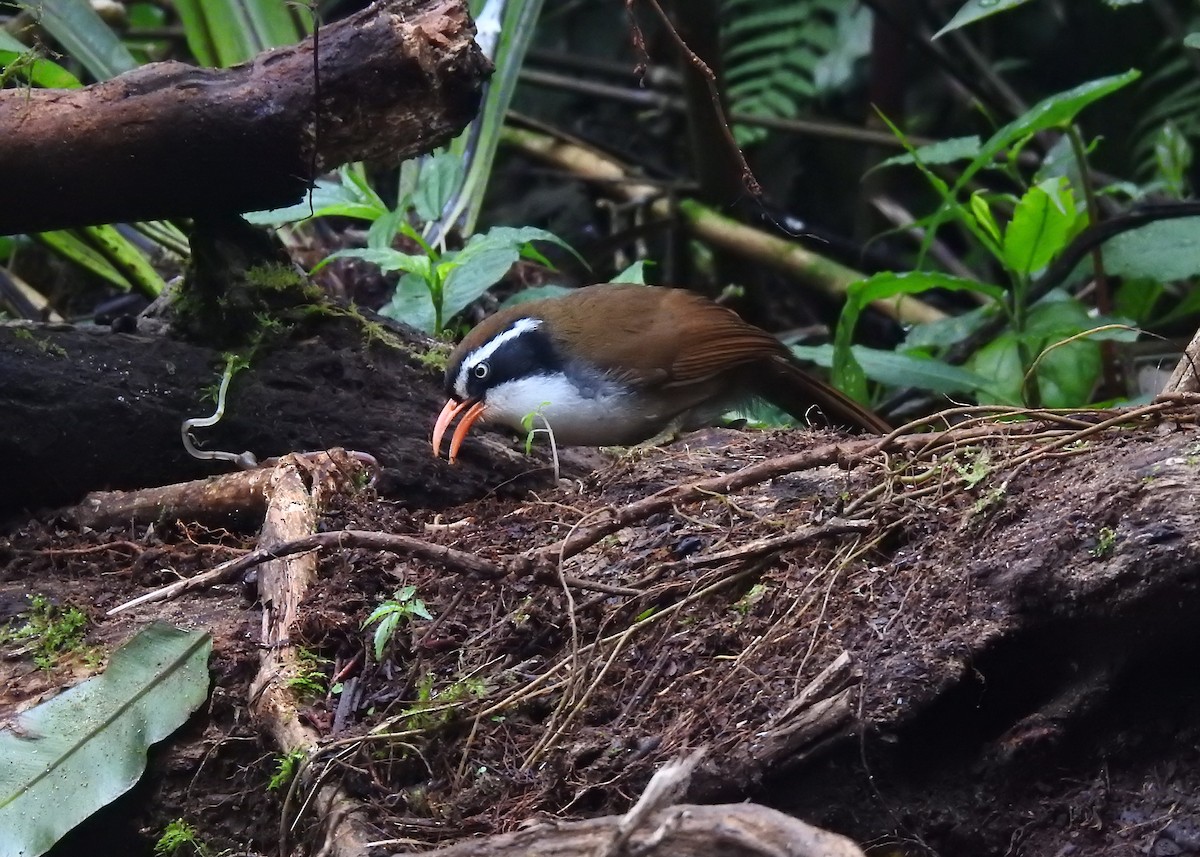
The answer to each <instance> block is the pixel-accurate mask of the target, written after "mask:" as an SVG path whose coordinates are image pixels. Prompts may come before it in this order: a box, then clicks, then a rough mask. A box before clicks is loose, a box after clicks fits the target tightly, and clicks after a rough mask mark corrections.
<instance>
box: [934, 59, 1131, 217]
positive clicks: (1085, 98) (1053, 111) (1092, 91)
mask: <svg viewBox="0 0 1200 857" xmlns="http://www.w3.org/2000/svg"><path fill="white" fill-rule="evenodd" d="M1139 77H1141V72H1139V71H1138V70H1137V69H1130V70H1129V71H1127V72H1125V73H1124V74H1118V75H1112V76H1110V77H1101V78H1098V79H1096V80H1090V81H1088V82H1087V83H1081V84H1080V85H1079V86H1076V87H1073V88H1072V89H1068V90H1066V91H1064V92H1059V93H1056V94H1054V95H1051V96H1048V97H1047V98H1043V99H1042V100H1041V101H1039V102H1038V103H1037V104H1035V105H1034V106H1033V107H1031V108H1029V109H1028V110H1026V111H1025V112H1024V113H1022V114H1021V115H1020V116H1018V117H1017V118H1016V119H1014V120H1013V121H1012V122H1009V123H1008V124H1007V125H1005V126H1004V127H1003V128H1001V129H1000V130H999V131H997V132H996V133H995V134H993V135H992V136H991V137H990V138H988V141H987V142H986V143H984V145H983V148H981V149H980V150H979V154H978V155H977V156H976V157H975V160H973V161H972V162H971V163H970V165H969V166H968V167H967V168H966V169H965V170H964V171H963V174H962V175H960V176H959V178H958V180H957V181H956V182H955V184H954V190H955V192H956V193H957V192H958V191H960V190H961V189H962V188H963V187H965V186H966V184H967V182H969V181H970V180H971V179H972V178H973V177H974V176H975V173H977V172H978V171H979V170H980V169H982V168H983V167H985V166H987V165H988V164H990V163H991V162H992V161H993V160H995V158H996V157H997V156H999V155H1000V154H1001V153H1002V152H1003V151H1004V150H1005V149H1007V148H1008V147H1009V146H1011V145H1013V144H1014V143H1016V142H1017V141H1018V140H1021V139H1023V138H1026V137H1029V136H1030V135H1033V134H1036V133H1038V132H1039V131H1045V130H1048V129H1050V128H1062V127H1065V126H1067V125H1068V124H1070V123H1071V122H1074V121H1075V117H1076V116H1077V115H1079V111H1081V110H1083V108H1085V107H1087V106H1088V105H1089V104H1091V103H1092V102H1093V101H1098V100H1100V99H1101V98H1104V97H1105V96H1106V95H1111V94H1112V93H1114V92H1116V91H1117V90H1118V89H1121V88H1122V87H1125V86H1128V85H1129V84H1130V83H1132V82H1133V81H1135V80H1137V79H1138V78H1139Z"/></svg>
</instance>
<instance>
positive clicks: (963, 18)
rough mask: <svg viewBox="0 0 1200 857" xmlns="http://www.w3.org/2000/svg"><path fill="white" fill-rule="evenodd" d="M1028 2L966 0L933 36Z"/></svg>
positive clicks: (1018, 0) (1016, 0) (1013, 0)
mask: <svg viewBox="0 0 1200 857" xmlns="http://www.w3.org/2000/svg"><path fill="white" fill-rule="evenodd" d="M1028 2H1029V0H967V2H966V3H964V4H963V5H962V6H961V7H960V8H959V10H958V11H957V12H955V13H954V17H953V18H951V19H950V21H949V23H947V24H946V26H944V27H942V28H941V29H940V30H938V31H937V32H936V33H934V34H933V37H934V38H935V39H936V38H939V37H941V36H944V35H945V34H946V33H949V32H950V31H951V30H957V29H958V28H959V27H965V26H966V25H967V24H973V23H975V22H976V21H979V20H982V19H983V18H987V17H989V16H991V15H995V14H996V13H997V12H1007V11H1008V10H1009V9H1015V8H1017V7H1018V6H1024V5H1025V4H1026V3H1028Z"/></svg>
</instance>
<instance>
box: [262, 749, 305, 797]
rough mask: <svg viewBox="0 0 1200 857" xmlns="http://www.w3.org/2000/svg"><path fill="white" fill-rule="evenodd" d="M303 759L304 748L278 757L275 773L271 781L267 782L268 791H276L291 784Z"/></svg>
mask: <svg viewBox="0 0 1200 857" xmlns="http://www.w3.org/2000/svg"><path fill="white" fill-rule="evenodd" d="M303 761H304V751H303V750H293V751H292V752H290V753H288V754H287V755H286V756H280V757H279V758H278V759H276V761H275V773H274V774H273V775H272V776H271V781H270V782H268V783H267V791H269V792H276V791H279V790H280V789H283V788H286V787H287V786H289V785H291V782H292V780H294V779H295V778H296V773H297V772H298V771H299V770H300V764H301V763H302V762H303Z"/></svg>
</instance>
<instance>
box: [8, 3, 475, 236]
mask: <svg viewBox="0 0 1200 857" xmlns="http://www.w3.org/2000/svg"><path fill="white" fill-rule="evenodd" d="M474 35H475V29H474V25H473V24H472V22H471V19H470V16H469V15H468V13H467V4H466V3H465V2H463V0H378V2H376V3H373V4H372V5H371V6H369V7H368V8H367V9H364V10H363V11H361V12H358V13H356V14H354V15H351V16H349V17H347V18H345V19H343V20H341V21H338V22H337V23H334V24H331V25H329V26H324V27H321V28H320V31H319V35H318V38H316V39H314V38H309V39H307V40H305V41H304V42H302V43H300V44H298V45H295V46H291V47H284V48H277V49H275V50H271V51H267V52H265V53H263V54H260V55H259V56H258V57H256V58H254V59H253V60H252V61H251V62H248V63H245V64H243V65H239V66H235V67H233V68H229V69H220V70H218V69H207V68H196V67H192V66H188V65H185V64H183V63H177V62H166V63H154V64H151V65H148V66H143V67H142V68H139V69H135V70H134V71H131V72H128V73H126V74H123V75H121V76H119V77H117V78H114V79H112V80H109V81H105V82H102V83H97V84H94V85H92V86H88V87H84V88H82V89H74V90H45V89H16V90H14V89H8V90H4V91H3V92H0V127H2V128H4V133H3V134H0V163H3V164H4V165H5V168H6V175H7V176H8V177H9V182H8V184H9V186H8V187H7V189H6V198H7V199H8V200H9V202H10V203H11V204H10V205H7V206H4V208H3V210H2V211H0V234H2V233H8V232H31V231H41V230H47V229H60V228H64V227H68V226H78V225H83V224H89V223H111V222H117V221H134V220H152V219H169V218H175V217H196V216H202V215H206V214H227V213H231V212H241V211H254V210H259V209H265V208H277V207H280V206H284V205H290V204H291V203H294V202H298V201H299V200H300V199H301V198H302V197H303V195H304V193H305V191H306V190H307V188H308V186H309V183H310V181H311V180H312V179H313V178H315V177H316V176H317V175H319V174H320V173H321V172H322V171H325V170H328V169H330V168H331V167H336V166H338V165H339V164H343V163H346V162H348V161H355V160H364V159H369V160H376V161H384V162H388V163H397V162H399V161H401V160H403V159H405V158H408V157H411V156H413V155H415V154H419V153H422V152H427V151H429V150H431V149H433V148H435V147H437V146H439V145H441V144H443V143H445V142H446V141H448V140H450V139H451V138H452V137H453V136H455V135H456V134H457V133H459V132H460V131H461V130H462V129H463V128H464V127H465V126H466V124H467V123H468V122H469V121H470V120H471V119H472V118H473V117H474V115H475V111H476V109H477V107H478V103H479V98H480V93H481V91H482V87H483V84H484V82H485V80H486V78H487V75H488V74H489V72H490V64H489V63H488V61H487V59H486V58H485V57H484V56H483V54H482V52H481V51H480V50H479V47H478V46H477V45H476V44H475V42H474V40H473V39H474ZM318 44H319V51H320V58H319V70H318V68H317V60H316V59H315V57H314V53H315V51H316V50H317V47H316V46H317V45H318ZM318 71H319V74H318ZM318 81H319V83H318Z"/></svg>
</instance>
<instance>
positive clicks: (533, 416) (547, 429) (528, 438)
mask: <svg viewBox="0 0 1200 857" xmlns="http://www.w3.org/2000/svg"><path fill="white" fill-rule="evenodd" d="M548 407H550V403H549V402H542V403H541V404H540V405H538V407H537V410H536V411H530V412H529V413H527V414H526V415H525V416H523V417H522V418H521V426H522V427H523V428H524V429H525V454H526V455H529V454H530V453H531V452H532V451H533V436H534V435H536V434H539V433H541V434H545V435H546V436H547V437H549V438H550V455H551V457H552V458H553V459H554V481H555V482H557V481H558V479H559V475H560V474H559V467H558V444H557V443H556V442H555V440H554V427H553V426H551V425H550V421H549V420H548V419H546V415H545V414H544V413H542V411H544V410H545V409H546V408H548ZM534 420H541V421H542V425H541V427H539V428H535V427H534V425H533V421H534Z"/></svg>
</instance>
